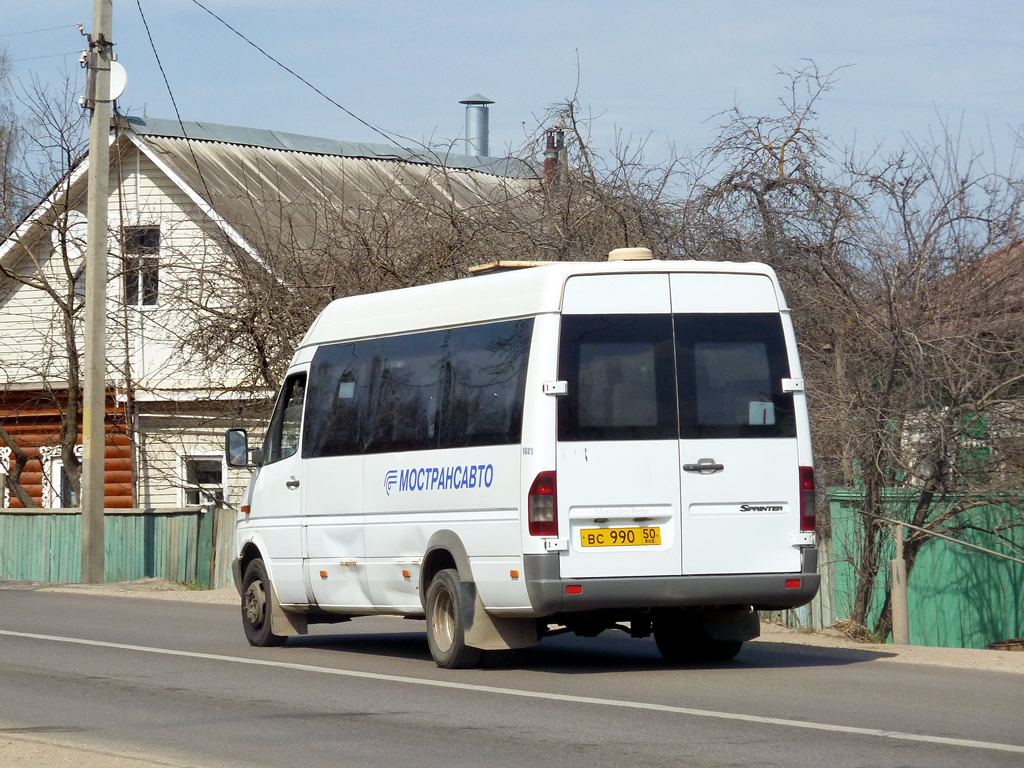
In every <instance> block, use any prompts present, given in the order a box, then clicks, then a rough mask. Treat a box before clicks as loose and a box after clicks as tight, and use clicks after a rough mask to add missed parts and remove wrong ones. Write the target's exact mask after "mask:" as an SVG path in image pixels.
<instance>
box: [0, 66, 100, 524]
mask: <svg viewBox="0 0 1024 768" xmlns="http://www.w3.org/2000/svg"><path fill="white" fill-rule="evenodd" d="M74 96H75V88H74V84H73V83H72V81H71V80H70V78H66V79H65V80H64V83H63V86H62V87H61V89H60V91H59V92H57V93H53V92H51V91H50V90H49V89H47V88H45V87H44V86H42V85H40V84H39V83H38V82H33V83H31V84H29V86H28V87H25V88H23V89H22V91H21V93H20V94H19V100H20V103H21V105H22V107H23V112H22V114H21V115H20V119H19V124H20V125H21V126H23V127H24V131H23V133H22V135H21V137H20V138H21V142H20V144H19V145H18V149H19V155H18V156H17V158H16V161H15V162H14V165H16V170H15V171H14V172H12V174H11V176H10V177H8V178H12V179H15V180H16V181H15V182H14V183H13V184H12V185H11V186H10V187H9V188H8V189H9V190H10V191H9V192H8V193H7V194H5V198H4V199H5V206H4V210H3V215H4V221H3V228H4V230H5V231H7V232H10V233H11V234H10V236H9V237H10V242H11V243H12V244H13V248H12V250H11V251H10V253H9V254H8V257H7V258H6V259H5V260H4V261H3V262H0V300H2V301H3V302H5V303H7V302H9V301H11V299H12V296H13V294H14V292H15V291H17V290H18V289H19V288H20V287H24V288H28V289H32V290H35V291H37V292H38V293H39V295H41V296H42V297H44V298H45V301H46V304H45V306H42V307H37V308H36V309H35V312H34V313H33V318H32V321H31V324H30V327H27V328H26V330H27V331H28V332H29V333H34V334H36V335H38V336H39V337H40V338H42V339H43V342H42V345H41V347H42V351H41V353H40V354H38V355H34V356H33V357H32V359H26V357H25V355H24V354H17V355H8V356H6V361H5V366H4V368H5V370H3V371H2V373H3V374H4V381H3V382H2V385H3V388H4V390H5V392H6V393H7V394H8V396H9V395H10V393H11V385H12V384H20V383H22V381H23V380H25V379H26V378H27V379H31V380H32V381H33V382H35V384H36V385H37V386H36V387H34V388H33V392H34V395H33V397H34V398H35V400H34V401H28V402H26V403H23V406H26V405H27V406H28V407H30V408H31V407H36V408H39V407H45V408H50V409H53V410H55V411H56V412H57V413H59V422H60V426H59V435H58V441H59V445H60V457H61V460H62V462H63V467H64V472H65V473H66V474H67V476H68V478H69V480H70V481H71V485H72V488H73V490H74V493H75V495H76V497H77V496H80V478H81V460H80V459H79V457H78V455H77V454H76V453H75V445H76V443H77V441H78V435H79V428H80V422H81V390H82V385H81V371H82V358H81V350H80V342H81V338H80V335H81V333H80V331H81V329H80V323H81V316H82V306H83V300H82V281H81V278H82V275H83V272H84V269H85V264H84V261H83V259H82V254H83V252H84V247H85V232H84V227H83V226H81V225H80V221H79V219H78V218H77V217H76V215H75V211H74V206H75V205H76V204H77V202H78V201H76V200H73V199H72V197H71V196H72V184H71V180H72V174H71V171H72V170H73V168H75V167H76V166H77V164H78V163H80V162H81V161H82V158H83V155H84V152H85V130H84V128H85V122H84V118H83V114H82V111H81V110H80V109H79V108H78V107H77V105H76V104H75V98H74ZM46 196H48V197H50V199H51V200H52V201H53V206H52V208H51V209H50V212H49V213H48V214H47V218H46V219H45V220H43V221H41V222H40V225H41V226H42V228H43V229H44V230H46V233H47V234H49V235H50V236H49V237H45V236H44V237H42V238H41V240H42V241H43V242H44V246H43V247H42V248H38V247H36V243H37V240H36V239H33V240H30V241H26V242H21V241H20V238H19V235H18V233H17V232H16V231H15V230H16V229H17V228H18V226H19V225H20V224H21V223H22V221H21V218H20V216H21V215H22V214H23V213H24V212H25V211H26V210H27V208H26V207H25V206H24V205H21V204H19V203H18V201H19V200H22V201H28V200H33V201H38V200H39V199H41V198H43V197H46ZM9 200H10V201H12V202H11V203H10V204H8V203H7V201H9ZM51 246H52V248H51ZM18 341H19V342H20V341H21V340H20V339H19V340H18ZM11 364H14V365H15V371H10V370H7V369H6V366H7V365H11ZM12 376H13V377H15V378H17V379H19V381H12ZM0 440H2V441H3V443H4V445H6V447H7V448H9V449H10V450H11V455H12V457H13V458H14V462H13V465H12V466H11V468H10V472H9V473H8V474H7V475H6V483H7V486H8V488H9V489H10V490H11V492H12V493H13V494H14V495H15V497H16V498H17V499H18V500H19V502H20V503H21V504H22V505H24V506H26V507H31V506H37V504H36V502H35V501H34V500H33V498H32V496H31V495H30V494H29V493H28V492H27V491H26V489H25V488H24V487H23V484H22V482H21V475H22V473H23V471H24V470H25V467H26V466H27V464H28V462H29V459H30V457H29V455H28V454H27V453H26V452H25V449H24V446H22V445H20V444H19V443H18V441H17V440H16V439H15V437H14V435H13V434H12V433H11V432H10V430H8V429H6V428H5V427H4V425H0Z"/></svg>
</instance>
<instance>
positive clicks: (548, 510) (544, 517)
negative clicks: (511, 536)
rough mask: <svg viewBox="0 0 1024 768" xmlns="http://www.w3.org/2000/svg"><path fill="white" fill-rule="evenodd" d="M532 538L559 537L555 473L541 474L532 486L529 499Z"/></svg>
mask: <svg viewBox="0 0 1024 768" xmlns="http://www.w3.org/2000/svg"><path fill="white" fill-rule="evenodd" d="M527 507H528V510H529V521H530V535H531V536H557V535H558V495H557V493H556V492H555V473H554V472H541V473H540V474H539V475H537V479H536V480H534V481H533V485H531V486H530V495H529V497H528V499H527Z"/></svg>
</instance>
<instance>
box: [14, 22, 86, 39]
mask: <svg viewBox="0 0 1024 768" xmlns="http://www.w3.org/2000/svg"><path fill="white" fill-rule="evenodd" d="M78 26H79V25H78V24H61V25H60V26H59V27H46V28H44V29H29V30H26V31H24V32H4V33H3V34H2V35H0V37H17V36H18V35H34V34H37V33H39V32H53V31H54V30H55V29H67V28H68V27H75V28H77V27H78Z"/></svg>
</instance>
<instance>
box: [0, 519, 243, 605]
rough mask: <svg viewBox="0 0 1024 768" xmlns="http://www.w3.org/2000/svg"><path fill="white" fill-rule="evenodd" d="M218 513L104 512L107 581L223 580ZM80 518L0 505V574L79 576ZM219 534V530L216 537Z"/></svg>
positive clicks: (53, 578)
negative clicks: (218, 554)
mask: <svg viewBox="0 0 1024 768" xmlns="http://www.w3.org/2000/svg"><path fill="white" fill-rule="evenodd" d="M217 514H218V513H215V512H212V511H206V510H196V509H168V510H154V509H108V510H105V511H104V535H103V550H104V577H105V579H106V581H108V582H115V581H134V580H135V579H142V578H147V577H156V578H163V579H167V580H169V581H175V582H181V583H184V584H198V585H199V586H201V587H203V588H207V589H208V588H210V586H211V585H212V586H221V584H220V583H218V582H219V581H221V580H222V579H223V577H222V575H219V574H222V573H223V570H224V569H223V566H222V565H221V566H220V567H218V563H217V557H216V554H217V553H216V550H215V549H214V546H213V543H214V537H215V531H214V528H215V520H217V522H220V518H218V517H217ZM81 537H82V519H81V514H80V513H79V510H77V509H0V579H8V580H24V581H45V582H58V583H72V584H73V583H77V582H79V581H80V580H81V566H82V544H81V542H82V538H81ZM217 538H218V539H223V534H219V535H218V536H217Z"/></svg>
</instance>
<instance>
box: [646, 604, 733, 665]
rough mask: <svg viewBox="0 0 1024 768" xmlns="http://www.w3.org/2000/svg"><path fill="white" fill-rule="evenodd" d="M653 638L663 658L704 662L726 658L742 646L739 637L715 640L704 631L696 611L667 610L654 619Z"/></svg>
mask: <svg viewBox="0 0 1024 768" xmlns="http://www.w3.org/2000/svg"><path fill="white" fill-rule="evenodd" d="M654 642H655V644H656V645H657V646H658V650H659V651H660V652H661V655H662V656H663V657H664V658H665V660H666V661H670V662H672V663H674V664H707V663H711V662H716V661H729V660H731V659H733V658H735V657H736V654H737V653H739V652H740V648H742V647H743V641H742V640H717V639H715V638H713V637H712V636H711V635H709V634H708V631H707V629H706V628H705V627H704V622H703V621H702V620H701V618H700V616H699V615H696V614H687V613H682V612H680V613H675V614H667V615H665V616H661V617H659V618H658V619H657V620H656V621H655V622H654Z"/></svg>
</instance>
